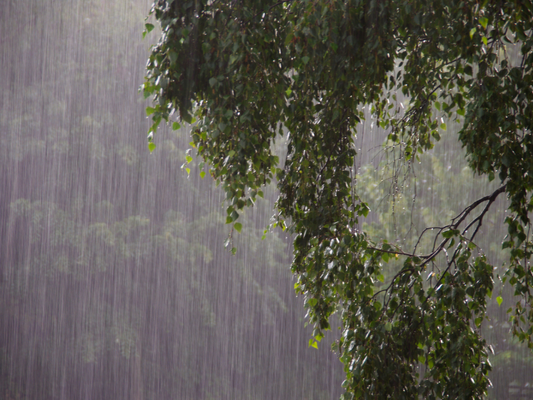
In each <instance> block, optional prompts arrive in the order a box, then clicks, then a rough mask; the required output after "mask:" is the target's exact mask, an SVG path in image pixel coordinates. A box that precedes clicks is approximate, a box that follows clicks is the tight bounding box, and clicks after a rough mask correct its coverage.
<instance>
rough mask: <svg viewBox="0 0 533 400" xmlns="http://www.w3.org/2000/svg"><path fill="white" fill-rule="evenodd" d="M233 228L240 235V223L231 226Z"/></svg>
mask: <svg viewBox="0 0 533 400" xmlns="http://www.w3.org/2000/svg"><path fill="white" fill-rule="evenodd" d="M233 227H234V228H235V230H236V231H237V232H239V233H240V232H241V229H242V224H241V223H240V222H236V223H235V224H234V225H233Z"/></svg>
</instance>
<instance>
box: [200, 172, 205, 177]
mask: <svg viewBox="0 0 533 400" xmlns="http://www.w3.org/2000/svg"><path fill="white" fill-rule="evenodd" d="M200 178H202V179H204V178H205V171H201V172H200Z"/></svg>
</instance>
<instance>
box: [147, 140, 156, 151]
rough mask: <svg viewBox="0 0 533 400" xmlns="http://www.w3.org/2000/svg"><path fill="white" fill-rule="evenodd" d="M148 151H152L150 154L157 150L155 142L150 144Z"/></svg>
mask: <svg viewBox="0 0 533 400" xmlns="http://www.w3.org/2000/svg"><path fill="white" fill-rule="evenodd" d="M148 150H150V153H151V152H153V151H154V150H155V143H154V142H150V143H148Z"/></svg>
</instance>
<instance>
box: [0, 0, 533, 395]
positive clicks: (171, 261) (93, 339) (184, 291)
mask: <svg viewBox="0 0 533 400" xmlns="http://www.w3.org/2000/svg"><path fill="white" fill-rule="evenodd" d="M150 5H151V1H149V0H69V1H66V0H4V1H3V2H2V11H1V12H0V238H1V239H2V240H1V242H0V398H2V399H6V400H23V399H24V400H26V399H28V400H29V399H32V400H41V399H43V400H45V399H46V400H56V399H57V400H67V399H69V400H70V399H77V400H78V399H79V400H89V399H113V400H115V399H116V400H119V399H124V400H126V399H129V400H150V399H184V400H186V399H191V400H192V399H195V400H204V399H205V400H208V399H213V400H214V399H243V400H244V399H272V400H276V399H280V400H281V399H284V400H285V399H287V400H292V399H307V400H325V399H338V398H339V397H340V395H341V394H342V381H343V379H344V371H343V367H342V364H341V363H340V361H339V360H338V356H337V355H336V354H335V353H334V352H333V351H332V350H331V344H332V343H333V342H334V341H335V339H337V338H338V332H336V330H335V329H333V330H332V332H329V333H328V335H327V336H326V338H325V339H324V340H323V341H322V342H321V343H320V344H319V345H318V349H315V348H313V347H311V346H310V345H309V339H310V338H311V333H312V327H310V326H306V324H305V309H304V307H303V299H302V298H299V297H297V296H296V295H295V293H294V287H293V285H294V280H293V278H292V275H291V272H290V263H291V237H290V236H288V235H287V234H286V233H284V232H282V231H281V230H273V231H272V232H267V234H266V235H265V236H266V237H265V239H261V238H262V236H263V234H264V231H265V230H267V231H268V227H269V223H270V217H271V215H272V209H273V206H274V203H275V200H276V198H277V194H276V189H275V187H274V186H270V187H266V188H265V190H264V199H260V200H259V201H258V202H257V203H256V204H255V205H254V207H253V208H252V209H249V210H248V211H247V212H246V213H245V214H244V215H243V216H242V225H243V229H242V232H240V233H239V232H236V231H232V230H231V226H229V225H226V224H225V218H224V215H225V211H224V197H225V196H224V193H223V192H222V190H220V188H219V187H217V186H216V185H215V182H214V181H213V180H212V179H211V178H210V176H209V174H208V173H207V174H205V177H204V176H203V174H202V175H201V172H202V171H207V169H206V168H203V169H201V168H200V165H199V164H200V162H201V160H199V159H196V158H195V157H193V161H192V162H191V163H189V164H186V155H187V154H188V153H186V152H187V150H188V149H189V147H190V146H189V142H190V140H191V139H190V136H189V131H188V129H190V128H188V127H182V129H180V130H178V131H173V130H172V129H170V127H161V128H160V132H159V133H158V145H157V149H156V150H155V151H154V152H153V153H150V152H149V151H148V147H147V140H146V134H147V131H148V129H149V126H150V121H149V119H148V118H147V116H146V112H145V108H146V107H147V106H148V105H149V99H148V100H145V99H143V96H142V94H141V93H140V92H139V87H140V85H141V84H142V82H143V76H144V68H145V65H146V60H147V57H148V55H149V49H150V45H151V44H153V43H155V41H156V40H157V29H156V30H154V31H153V32H151V33H149V34H148V35H147V36H146V38H145V39H144V40H143V39H142V32H143V27H144V23H145V17H146V16H147V15H148V11H149V9H150ZM399 106H401V107H403V104H401V103H399ZM371 120H372V118H371V116H370V115H369V117H368V120H367V122H365V125H364V127H363V129H362V131H361V132H359V133H360V135H359V136H358V141H357V145H358V146H361V147H364V149H370V150H372V151H370V150H364V149H362V150H361V151H360V153H361V154H362V156H361V158H359V159H358V161H357V165H356V167H357V168H356V170H357V173H358V174H359V175H360V178H358V181H357V185H358V187H360V189H359V190H360V191H361V194H364V195H365V196H367V198H369V199H370V200H369V202H371V204H372V210H373V212H371V213H370V215H369V217H368V220H367V221H366V222H365V223H364V224H366V225H364V227H365V229H370V230H371V231H372V232H373V233H375V234H376V235H377V236H380V235H381V236H383V237H388V236H390V235H392V236H394V237H398V238H402V240H407V239H405V238H406V237H407V235H408V231H406V230H405V229H404V230H402V229H403V228H402V227H405V226H415V227H416V226H425V225H430V224H432V223H434V222H436V221H433V220H432V219H433V218H434V217H433V216H432V215H431V213H430V212H429V210H431V209H432V208H433V207H439V206H440V205H441V204H444V203H446V202H450V201H452V200H451V199H452V198H454V196H453V194H449V193H448V194H447V195H441V194H437V193H447V192H449V189H450V187H453V186H454V185H457V184H458V183H457V182H458V179H459V178H460V179H459V181H460V182H461V185H463V186H462V187H468V188H469V190H470V191H469V192H468V193H466V194H465V196H464V199H463V200H464V204H467V202H468V201H469V200H475V199H477V198H478V197H479V196H482V195H485V194H487V193H488V192H489V190H490V188H487V184H486V183H482V182H478V181H477V180H473V179H474V178H473V177H472V173H471V171H469V170H468V168H467V167H466V163H464V165H458V164H457V163H456V162H455V161H456V158H454V157H455V156H456V155H457V154H462V153H459V152H461V148H460V145H457V144H456V143H455V142H453V141H452V138H450V137H449V136H443V143H442V146H443V147H442V148H441V150H440V153H431V154H430V155H429V157H428V159H426V161H424V160H423V161H421V162H422V163H423V165H421V166H419V167H418V169H416V168H417V165H418V164H417V165H415V166H414V167H413V169H408V170H407V171H406V175H405V176H407V177H408V178H405V179H404V180H401V179H400V180H395V179H392V180H391V179H389V177H388V176H385V175H386V174H387V173H389V174H390V173H391V172H390V171H391V170H390V169H387V168H385V167H384V166H390V165H392V164H393V161H391V159H389V157H391V158H392V159H394V149H386V148H384V147H382V146H381V144H382V143H383V140H384V138H385V136H384V134H383V132H379V131H377V130H376V129H375V128H374V131H376V132H374V134H371V133H369V132H371V130H372V128H371V124H372V121H371ZM450 129H451V128H450ZM365 130H366V133H365ZM280 142H282V141H280ZM463 161H464V160H463ZM424 163H425V164H424ZM184 164H186V165H184ZM187 168H188V169H189V171H187ZM410 168H411V167H410ZM458 177H459V178H458ZM391 182H392V183H391ZM428 182H429V183H428ZM472 182H475V183H472ZM421 185H423V186H421ZM419 186H420V187H419ZM422 187H423V188H424V189H421V188H422ZM478 190H479V193H478V192H477V191H478ZM422 191H425V192H437V193H430V194H427V193H424V194H423V195H422V194H421V192H422ZM415 198H417V201H416V202H415V201H414V199H415ZM391 199H393V201H392V202H391V201H390V200H391ZM372 202H373V203H372ZM390 204H394V207H392V208H391V207H390ZM464 204H462V203H461V204H457V206H456V207H455V206H454V207H455V208H454V210H455V209H460V207H461V205H464ZM500 208H502V209H503V208H504V207H503V205H500ZM402 210H403V211H405V212H404V213H402ZM450 216H452V215H451V214H450ZM502 220H503V218H502V217H501V216H499V217H498V216H495V217H494V220H493V221H489V222H488V223H487V228H486V230H485V232H487V231H488V232H490V230H491V229H493V230H495V231H498V230H501V229H503V228H502V226H503V225H502ZM406 221H410V222H409V223H408V222H406ZM414 229H415V230H416V228H414ZM228 239H229V242H230V246H229V247H230V248H231V247H233V246H235V248H236V249H237V251H236V254H235V255H233V254H232V252H231V251H229V250H228V248H226V247H225V246H224V242H226V241H227V240H228ZM495 243H496V244H495ZM499 243H501V237H500V236H498V237H490V238H488V239H487V240H486V243H483V246H485V247H486V248H487V251H488V252H489V254H490V256H491V257H495V259H498V260H499V259H500V258H502V260H503V255H502V254H500V252H501V251H500V250H499V249H498V245H499ZM498 257H500V258H498ZM502 262H503V261H502ZM500 264H501V263H500ZM504 306H505V304H504ZM504 306H502V307H501V308H500V307H498V305H496V304H495V301H494V304H493V306H491V307H490V310H491V313H492V314H491V319H490V320H489V321H488V324H487V328H486V329H487V332H486V337H487V338H488V339H487V340H488V343H490V344H491V345H492V346H493V349H494V353H495V354H494V356H493V357H492V363H493V371H494V372H493V374H492V375H491V380H492V382H493V384H494V389H493V390H492V392H491V396H493V398H495V399H497V398H515V399H519V398H520V399H522V398H532V396H533V391H529V392H527V394H526V395H524V396H529V397H520V396H518V395H517V396H515V397H512V396H514V395H515V394H518V393H526V392H523V390H525V389H522V387H526V386H525V385H529V384H530V383H531V384H533V380H532V378H531V377H532V376H533V357H532V356H531V353H530V352H529V350H527V349H524V348H523V347H520V346H519V345H518V344H517V343H515V342H513V340H512V339H511V336H510V335H509V332H508V331H509V326H508V324H507V322H506V316H505V310H504V308H505V307H504ZM507 306H509V303H507ZM506 324H507V325H506ZM333 326H335V321H333ZM513 385H514V386H513ZM514 387H519V389H513V388H514ZM501 396H504V397H501ZM505 396H509V397H505Z"/></svg>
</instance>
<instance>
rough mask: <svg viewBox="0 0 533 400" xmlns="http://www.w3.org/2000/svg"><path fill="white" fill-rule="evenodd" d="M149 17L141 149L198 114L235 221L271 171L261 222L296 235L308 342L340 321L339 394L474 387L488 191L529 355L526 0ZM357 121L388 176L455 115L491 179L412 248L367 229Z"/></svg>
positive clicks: (200, 10)
mask: <svg viewBox="0 0 533 400" xmlns="http://www.w3.org/2000/svg"><path fill="white" fill-rule="evenodd" d="M151 15H153V16H154V17H155V19H156V20H157V21H158V22H159V23H160V25H161V35H160V39H159V41H158V43H157V44H156V45H154V46H153V47H152V52H151V55H150V58H149V61H148V64H147V72H146V79H145V83H144V85H143V87H142V89H143V92H144V95H145V97H150V96H152V98H153V104H152V106H151V107H148V108H147V115H150V116H151V118H152V120H153V125H152V127H151V129H150V132H149V148H150V150H153V149H154V148H155V143H154V141H155V139H154V134H155V132H156V130H157V127H158V125H159V124H160V122H161V121H163V120H164V121H170V122H172V123H173V127H174V128H178V127H179V123H180V122H181V121H185V122H187V123H193V124H194V125H193V131H192V142H191V146H192V147H193V148H194V149H196V152H197V154H198V155H199V156H201V157H202V158H203V160H204V161H205V163H206V164H207V168H208V170H209V173H210V174H211V176H212V177H213V178H214V179H215V180H216V181H217V182H220V183H221V184H222V186H223V188H224V190H225V192H226V198H227V217H226V222H227V223H228V224H233V229H235V230H237V231H240V230H241V228H242V225H241V223H240V222H238V218H239V214H240V213H242V210H243V209H244V208H246V207H249V206H252V205H253V204H254V202H255V200H256V198H257V196H262V191H261V189H262V187H263V186H264V185H265V184H268V183H270V182H271V181H273V180H276V181H277V185H278V188H279V192H280V194H279V198H278V201H277V202H276V206H275V219H274V221H275V222H274V223H273V225H276V226H280V227H281V228H283V229H287V230H288V231H289V232H290V233H292V234H293V235H294V258H293V263H292V271H293V273H294V274H295V276H296V278H297V282H296V284H295V289H296V291H297V292H298V293H301V294H303V295H304V297H305V303H306V307H307V309H308V320H309V322H310V323H312V324H314V326H315V331H314V338H313V339H311V344H312V345H316V341H320V339H321V338H322V337H323V335H324V331H325V330H328V329H329V328H330V317H331V316H332V315H333V314H338V315H339V317H340V324H341V337H340V340H339V341H338V344H337V346H336V348H337V350H338V352H339V356H340V359H341V361H342V362H343V364H344V367H345V373H346V380H345V382H344V384H343V386H344V389H345V390H346V393H345V394H344V398H346V399H351V398H377V399H382V398H383V399H385V398H397V399H402V398H404V399H414V398H428V399H431V398H464V399H475V398H480V397H483V396H484V395H485V394H486V391H487V387H488V386H489V384H490V382H489V381H488V378H487V374H488V372H489V371H490V368H491V367H490V363H488V361H487V356H488V346H487V344H486V342H485V340H484V339H483V337H482V335H481V331H480V327H481V326H482V323H483V321H484V319H485V316H486V309H487V301H488V299H489V298H490V297H491V296H492V291H493V289H494V267H495V266H494V265H493V263H492V261H491V260H490V259H489V258H488V257H487V256H486V255H485V254H484V253H483V251H482V250H481V249H480V248H479V247H478V246H477V244H476V243H477V239H478V238H477V236H476V235H477V234H478V233H479V232H480V230H481V226H482V223H483V222H484V219H485V218H486V216H487V215H488V214H489V212H490V211H491V210H490V209H491V207H492V206H493V204H494V203H495V201H496V199H497V198H498V197H499V196H502V197H503V196H507V198H508V203H507V204H508V206H507V207H508V211H507V216H506V219H505V223H506V224H507V227H508V234H507V236H506V238H505V239H504V241H503V248H504V249H506V252H507V261H506V264H505V271H506V272H505V275H504V277H503V280H504V281H507V282H508V283H509V284H510V285H511V286H512V287H513V290H514V295H515V296H518V297H517V298H516V299H515V300H516V301H515V304H514V305H513V306H512V307H511V308H510V309H509V312H508V313H509V318H510V323H511V326H512V329H513V333H514V334H515V335H516V337H517V338H518V339H519V340H521V341H525V342H527V343H528V344H529V346H530V347H533V342H532V339H531V337H532V334H533V327H532V322H533V310H532V308H531V305H532V304H531V298H530V291H531V287H532V284H533V274H532V272H531V266H530V258H531V252H532V246H533V243H532V241H531V237H530V229H531V220H530V213H531V211H532V210H533V199H532V196H531V193H532V189H533V157H532V156H531V154H532V152H533V134H532V125H533V105H532V99H533V38H532V27H533V26H532V25H533V3H532V2H531V1H528V0H525V1H521V0H515V1H506V2H496V1H489V0H485V1H473V0H467V1H455V0H451V1H450V0H446V1H443V0H429V1H428V0H424V1H419V0H414V1H403V0H401V1H398V0H372V1H363V0H345V1H336V0H334V1H324V0H313V1H311V0H298V1H296V0H295V1H286V2H265V1H258V0H241V1H231V2H220V1H208V0H196V1H175V0H158V1H155V2H154V4H153V7H152V10H151ZM145 26H146V30H147V31H148V32H149V31H151V30H152V29H154V25H152V24H151V23H147V24H146V25H145ZM368 118H371V119H372V120H373V121H374V122H375V124H376V126H378V127H379V128H380V129H381V130H383V131H385V133H386V141H387V144H388V146H389V148H391V149H392V150H391V151H393V153H394V157H395V160H396V161H397V163H398V165H399V167H398V174H397V175H396V177H398V176H399V175H400V174H401V173H402V168H405V167H406V166H407V167H409V166H412V165H413V163H414V161H415V160H417V159H418V158H419V157H423V153H425V152H426V151H428V150H430V149H432V148H433V146H434V145H435V144H436V143H437V142H439V140H440V138H441V134H442V132H443V131H444V130H446V128H447V125H450V124H457V125H458V127H459V128H458V130H457V139H458V140H459V141H460V143H461V145H462V146H463V147H464V149H465V152H466V158H467V160H468V163H469V165H470V167H471V168H472V170H473V171H475V172H476V173H478V174H479V175H485V176H487V177H488V179H489V180H491V181H493V180H499V181H501V184H500V185H499V187H497V188H496V189H495V190H494V191H492V193H487V194H486V196H484V197H481V198H479V199H478V200H477V201H474V202H472V203H471V204H469V205H467V206H466V207H465V208H464V209H463V210H462V211H461V212H459V213H458V214H457V215H455V216H453V217H452V218H451V219H450V220H449V221H448V222H447V223H446V224H445V225H441V226H435V227H428V228H427V229H424V230H423V231H421V232H420V233H419V236H418V240H417V241H416V242H415V244H414V245H412V246H410V247H406V246H402V245H401V243H400V242H394V243H392V242H385V241H383V240H380V239H379V238H375V237H372V236H371V235H370V234H369V233H368V232H365V231H364V229H362V225H361V222H362V220H363V219H364V218H365V217H367V215H368V213H369V206H368V203H367V199H365V198H364V196H363V195H362V194H361V193H362V191H361V190H360V189H359V188H358V178H359V175H358V171H357V169H356V168H355V167H354V166H355V164H354V162H355V160H356V158H357V156H358V154H357V151H356V144H355V143H356V140H357V135H358V132H359V129H360V127H361V126H362V124H364V121H365V119H368ZM276 140H278V141H283V143H286V146H285V149H284V150H283V151H281V152H276V151H275V150H274V149H275V147H274V142H275V141H276ZM280 157H282V159H281V161H280ZM191 160H192V158H191V157H190V155H187V162H191ZM455 195H456V196H461V193H456V194H455ZM441 207H446V205H445V204H444V205H442V206H441ZM431 212H433V213H435V214H438V213H443V212H446V210H445V209H438V210H431ZM387 263H389V264H390V263H392V264H394V266H395V269H394V270H393V272H390V271H391V269H390V268H388V267H387ZM497 301H498V303H501V297H498V300H497Z"/></svg>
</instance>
